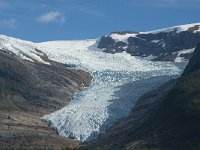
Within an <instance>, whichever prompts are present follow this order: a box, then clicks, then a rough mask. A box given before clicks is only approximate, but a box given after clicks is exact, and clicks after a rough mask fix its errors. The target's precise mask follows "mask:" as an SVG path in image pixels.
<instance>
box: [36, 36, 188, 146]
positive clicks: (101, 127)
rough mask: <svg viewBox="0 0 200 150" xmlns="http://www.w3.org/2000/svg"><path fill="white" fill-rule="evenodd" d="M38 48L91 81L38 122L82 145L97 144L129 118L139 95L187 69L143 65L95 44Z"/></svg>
mask: <svg viewBox="0 0 200 150" xmlns="http://www.w3.org/2000/svg"><path fill="white" fill-rule="evenodd" d="M37 47H38V49H40V50H41V51H42V52H44V53H45V54H47V56H48V57H49V58H50V59H52V60H55V61H57V62H60V63H64V64H71V65H73V66H75V67H76V69H83V70H85V71H88V72H90V74H91V75H92V76H93V79H92V81H91V85H90V86H89V87H85V90H84V91H81V92H78V93H76V94H74V96H73V99H72V101H71V102H70V103H69V104H67V105H66V106H65V107H63V108H62V109H60V110H57V111H56V112H53V113H51V114H47V115H45V116H43V117H42V118H41V119H42V120H44V121H47V122H48V123H49V124H50V126H51V127H53V128H55V129H56V130H57V131H58V133H59V135H61V136H65V137H69V138H72V139H76V140H79V141H81V142H88V141H91V140H94V139H97V138H98V137H99V135H100V134H102V133H104V132H106V130H107V129H109V128H110V127H112V125H113V124H114V123H115V122H116V121H118V120H120V119H121V118H124V117H126V116H128V115H129V113H130V112H131V110H132V108H133V107H134V104H135V103H136V101H137V99H138V98H139V97H140V96H141V95H142V94H144V93H145V92H147V91H150V90H152V89H155V88H156V87H158V86H159V85H161V84H162V83H164V82H167V81H168V80H170V79H173V78H177V77H178V76H179V75H180V74H181V73H182V71H183V68H184V66H185V63H173V62H153V61H148V60H142V59H138V58H137V57H134V56H131V55H129V54H128V53H126V52H123V53H117V54H109V53H104V52H102V50H100V49H98V48H97V42H96V39H94V40H80V41H51V42H44V43H39V44H37Z"/></svg>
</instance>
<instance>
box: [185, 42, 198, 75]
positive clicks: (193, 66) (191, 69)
mask: <svg viewBox="0 0 200 150" xmlns="http://www.w3.org/2000/svg"><path fill="white" fill-rule="evenodd" d="M199 58H200V43H198V44H197V47H196V49H195V51H194V54H193V56H192V58H191V61H190V62H189V63H188V65H187V67H186V68H185V70H184V72H183V76H186V75H188V74H190V73H192V72H194V71H196V70H197V69H200V59H199Z"/></svg>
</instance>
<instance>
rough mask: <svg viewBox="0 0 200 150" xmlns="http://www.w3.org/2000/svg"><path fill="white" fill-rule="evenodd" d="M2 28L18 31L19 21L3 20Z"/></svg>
mask: <svg viewBox="0 0 200 150" xmlns="http://www.w3.org/2000/svg"><path fill="white" fill-rule="evenodd" d="M0 27H3V28H9V29H16V28H17V20H15V19H8V20H1V21H0Z"/></svg>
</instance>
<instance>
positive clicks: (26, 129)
mask: <svg viewBox="0 0 200 150" xmlns="http://www.w3.org/2000/svg"><path fill="white" fill-rule="evenodd" d="M41 58H42V59H45V61H48V62H50V64H51V65H46V64H41V63H33V62H30V61H26V60H22V59H19V58H18V57H17V56H16V55H15V54H13V53H11V52H9V51H7V50H0V149H13V148H27V149H30V148H31V149H40V148H53V149H61V148H65V147H75V146H77V144H78V142H76V141H72V140H69V139H67V138H63V137H59V136H58V135H56V133H54V131H52V130H51V129H50V128H48V125H47V124H46V123H44V122H42V121H41V120H40V117H42V116H43V115H45V114H48V113H51V112H53V111H55V110H58V109H60V108H62V107H63V106H65V105H66V104H67V103H68V102H69V101H70V100H71V96H72V94H74V93H75V92H76V91H79V90H80V89H81V87H82V85H83V84H84V85H85V86H87V85H89V83H90V81H91V76H90V75H89V73H87V72H84V71H81V70H72V69H68V68H67V67H66V66H65V65H64V64H59V63H56V62H53V61H51V60H49V59H48V57H47V56H45V55H44V56H43V57H41Z"/></svg>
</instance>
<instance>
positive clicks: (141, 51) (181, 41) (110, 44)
mask: <svg viewBox="0 0 200 150" xmlns="http://www.w3.org/2000/svg"><path fill="white" fill-rule="evenodd" d="M199 27H200V26H194V27H193V28H189V29H188V30H187V31H183V32H179V33H177V30H176V29H175V30H174V31H170V32H158V33H138V34H137V35H136V36H134V37H129V38H128V39H127V42H123V41H115V40H114V39H112V37H111V35H108V36H103V37H102V38H101V39H100V41H99V45H98V48H102V49H105V50H104V51H105V52H107V53H118V52H122V51H126V52H128V53H129V54H131V55H133V56H141V57H143V56H149V55H151V54H152V55H153V56H156V57H157V58H156V59H155V60H157V61H158V60H170V61H174V57H173V55H174V53H177V52H178V51H180V50H184V49H185V50H186V49H192V48H194V47H195V46H196V44H197V43H198V42H200V32H193V31H194V30H195V29H197V28H199ZM112 34H113V33H112ZM115 34H118V35H123V34H129V32H123V34H121V32H120V33H117V32H115ZM165 56H166V57H167V58H165ZM170 56H171V58H170V59H169V57H170ZM190 56H191V55H187V56H186V57H185V56H183V57H185V58H186V59H188V58H190Z"/></svg>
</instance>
